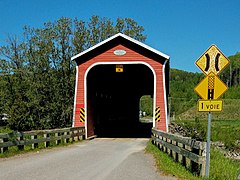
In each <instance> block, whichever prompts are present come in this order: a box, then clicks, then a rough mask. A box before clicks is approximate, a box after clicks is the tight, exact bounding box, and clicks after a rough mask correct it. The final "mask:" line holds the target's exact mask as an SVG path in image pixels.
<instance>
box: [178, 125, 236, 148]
mask: <svg viewBox="0 0 240 180" xmlns="http://www.w3.org/2000/svg"><path fill="white" fill-rule="evenodd" d="M175 123H177V124H179V125H181V126H183V127H185V128H187V129H197V131H203V133H202V134H203V136H204V137H203V140H205V141H206V132H207V123H208V122H207V120H198V121H196V120H181V121H179V120H178V121H175ZM190 133H191V131H189V134H188V135H189V136H191V137H192V135H191V134H190ZM237 140H240V120H212V123H211V141H222V142H224V144H225V146H226V147H227V148H228V149H231V148H235V149H240V147H239V146H238V145H237V144H236V141H237Z"/></svg>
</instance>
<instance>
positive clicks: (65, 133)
mask: <svg viewBox="0 0 240 180" xmlns="http://www.w3.org/2000/svg"><path fill="white" fill-rule="evenodd" d="M68 134H69V132H67V131H66V132H64V136H67V135H68ZM68 142H69V138H64V143H68Z"/></svg>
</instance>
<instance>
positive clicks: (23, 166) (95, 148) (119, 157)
mask: <svg viewBox="0 0 240 180" xmlns="http://www.w3.org/2000/svg"><path fill="white" fill-rule="evenodd" d="M147 142H148V139H128V138H122V139H115V138H110V139H104V138H102V139H94V140H91V141H83V142H79V143H75V144H73V145H70V146H68V147H60V148H54V149H50V150H42V151H40V152H39V153H37V152H36V153H30V154H24V155H20V156H15V157H11V158H6V159H0V179H1V180H5V179H6V180H15V179H16V180H19V179H21V180H38V179H41V180H43V179H44V180H47V179H50V180H53V179H54V180H55V179H56V180H61V179H64V180H68V179H69V180H75V179H76V180H135V179H136V180H168V179H169V180H171V179H175V178H173V177H166V176H161V175H160V173H159V172H158V171H157V170H156V167H155V166H154V159H153V157H152V156H151V155H150V154H146V153H145V152H144V149H145V147H146V144H147Z"/></svg>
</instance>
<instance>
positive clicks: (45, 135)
mask: <svg viewBox="0 0 240 180" xmlns="http://www.w3.org/2000/svg"><path fill="white" fill-rule="evenodd" d="M43 137H44V138H46V139H47V138H49V134H44V135H43ZM49 145H50V142H49V141H47V140H46V141H45V142H44V146H45V147H46V148H47V147H48V146H49Z"/></svg>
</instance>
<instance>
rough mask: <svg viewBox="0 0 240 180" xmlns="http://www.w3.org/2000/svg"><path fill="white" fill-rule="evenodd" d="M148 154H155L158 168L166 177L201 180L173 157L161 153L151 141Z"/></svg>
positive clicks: (147, 150) (147, 149)
mask: <svg viewBox="0 0 240 180" xmlns="http://www.w3.org/2000/svg"><path fill="white" fill-rule="evenodd" d="M146 152H148V153H151V154H153V156H154V158H155V160H156V166H157V167H158V169H159V170H160V171H161V172H163V174H164V175H172V176H176V177H178V178H180V179H188V180H198V179H201V178H199V177H197V176H194V175H193V174H192V173H191V172H189V171H188V170H187V169H186V168H185V167H184V166H182V165H181V164H180V163H177V162H175V161H174V160H173V159H172V158H171V157H169V156H168V154H166V153H164V152H162V151H160V150H159V149H158V148H157V147H156V146H155V145H153V144H152V143H151V141H149V142H148V145H147V147H146Z"/></svg>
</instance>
